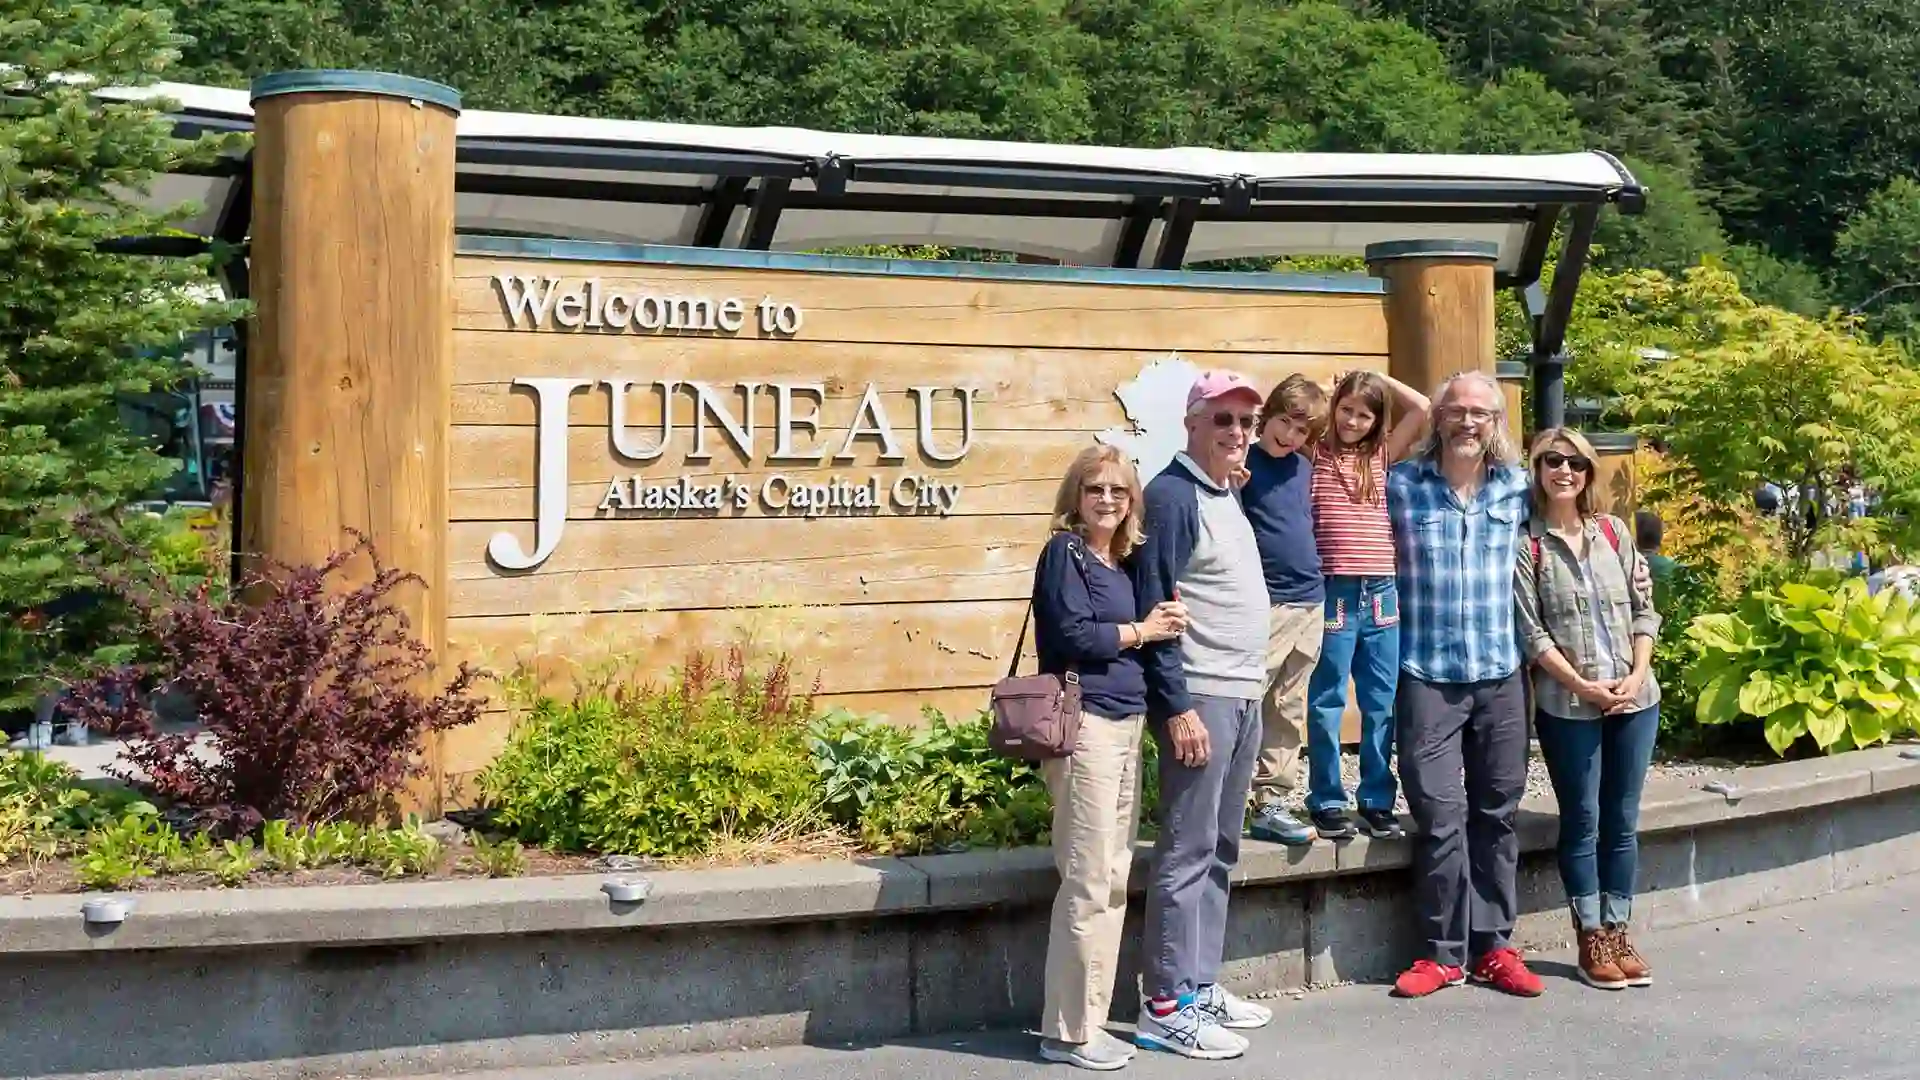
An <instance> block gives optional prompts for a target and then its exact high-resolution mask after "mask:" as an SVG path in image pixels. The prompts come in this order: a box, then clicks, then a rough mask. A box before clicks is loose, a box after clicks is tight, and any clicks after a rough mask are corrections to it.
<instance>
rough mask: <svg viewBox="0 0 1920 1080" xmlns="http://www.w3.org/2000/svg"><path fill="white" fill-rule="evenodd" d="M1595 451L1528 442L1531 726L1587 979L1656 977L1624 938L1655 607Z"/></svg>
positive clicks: (1522, 595) (1573, 440)
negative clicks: (1599, 489)
mask: <svg viewBox="0 0 1920 1080" xmlns="http://www.w3.org/2000/svg"><path fill="white" fill-rule="evenodd" d="M1595 460H1596V458H1595V455H1594V452H1593V446H1592V445H1591V444H1590V443H1588V442H1587V440H1586V438H1585V436H1583V435H1581V434H1580V433H1579V432H1577V431H1573V430H1571V429H1567V428H1552V429H1549V430H1547V431H1543V432H1541V433H1540V435H1539V437H1537V438H1536V439H1535V440H1534V443H1533V454H1532V463H1533V516H1532V520H1531V521H1530V522H1529V524H1528V526H1527V536H1526V542H1525V543H1524V544H1522V545H1521V549H1520V552H1519V556H1518V558H1517V559H1516V565H1515V568H1514V597H1515V602H1516V604H1517V607H1518V612H1517V614H1518V624H1519V630H1520V638H1521V641H1522V643H1523V645H1524V647H1525V650H1526V655H1527V658H1528V659H1529V660H1531V661H1532V662H1533V664H1534V668H1533V698H1534V706H1535V714H1534V729H1535V732H1536V733H1537V734H1538V736H1539V738H1540V753H1541V756H1542V757H1544V758H1545V759H1546V763H1547V771H1548V772H1549V773H1550V774H1551V776H1552V779H1553V790H1554V795H1555V797H1556V798H1557V799H1559V802H1560V840H1559V847H1558V853H1559V862H1560V880H1561V882H1562V883H1563V884H1564V885H1565V886H1566V890H1567V902H1568V906H1569V907H1570V908H1571V909H1572V914H1573V923H1574V929H1575V931H1576V933H1577V934H1578V936H1579V941H1580V966H1579V971H1580V977H1581V978H1582V979H1584V980H1585V981H1586V982H1587V983H1588V984H1590V985H1592V986H1597V987H1600V988H1602V989H1607V990H1620V989H1624V988H1625V987H1628V986H1650V985H1652V983H1653V973H1652V971H1651V969H1649V968H1648V966H1647V964H1646V961H1645V960H1644V959H1642V958H1641V956H1640V953H1639V951H1638V950H1636V949H1635V948H1634V946H1633V942H1632V941H1631V940H1630V939H1629V938H1628V936H1627V924H1628V922H1629V920H1630V919H1631V918H1632V914H1633V893H1634V878H1635V875H1636V873H1637V871H1638V865H1639V816H1640V790H1641V787H1642V785H1643V783H1644V781H1645V779H1646V774H1647V767H1648V765H1649V764H1650V763H1651V762H1652V760H1653V742H1654V737H1655V736H1656V735H1658V734H1659V731H1660V687H1659V686H1658V685H1657V684H1656V683H1655V682H1654V678H1653V643H1654V641H1655V640H1656V639H1657V638H1658V637H1659V633H1660V616H1659V615H1658V614H1656V613H1655V612H1654V609H1653V601H1652V599H1651V598H1650V597H1649V596H1648V595H1647V594H1646V593H1645V592H1644V591H1643V590H1641V589H1637V588H1635V587H1634V585H1633V581H1634V578H1635V576H1636V574H1637V573H1638V571H1637V570H1636V567H1637V566H1638V564H1640V563H1642V562H1644V559H1643V557H1642V556H1641V554H1640V552H1639V550H1638V548H1637V547H1636V546H1635V544H1634V537H1633V533H1632V532H1630V531H1629V530H1628V528H1627V525H1626V523H1625V522H1624V521H1621V520H1620V519H1619V518H1616V517H1613V516H1611V515H1608V514H1602V513H1599V512H1598V511H1597V510H1596V509H1595V507H1594V492H1593V479H1594V463H1595Z"/></svg>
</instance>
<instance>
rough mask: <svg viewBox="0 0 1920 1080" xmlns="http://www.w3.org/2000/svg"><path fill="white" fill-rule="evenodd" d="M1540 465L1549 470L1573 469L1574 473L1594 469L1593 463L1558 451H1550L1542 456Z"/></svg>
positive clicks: (1577, 455) (1579, 456)
mask: <svg viewBox="0 0 1920 1080" xmlns="http://www.w3.org/2000/svg"><path fill="white" fill-rule="evenodd" d="M1540 464H1542V465H1544V466H1546V467H1547V468H1549V469H1564V468H1566V467H1568V466H1572V467H1573V471H1574V472H1587V471H1589V470H1591V469H1592V468H1593V462H1591V461H1589V460H1587V459H1586V458H1584V457H1582V456H1581V455H1579V454H1563V453H1561V452H1560V451H1558V450H1549V451H1547V452H1546V453H1544V454H1541V455H1540Z"/></svg>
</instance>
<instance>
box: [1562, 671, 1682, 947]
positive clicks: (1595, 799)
mask: <svg viewBox="0 0 1920 1080" xmlns="http://www.w3.org/2000/svg"><path fill="white" fill-rule="evenodd" d="M1533 726H1534V730H1535V732H1537V733H1538V734H1539V736H1540V756H1541V757H1542V758H1545V759H1546V762H1547V774H1548V775H1549V776H1550V777H1551V778H1552V780H1553V796H1554V798H1556V799H1558V800H1559V802H1560V842H1559V844H1558V846H1557V854H1558V856H1559V861H1560V883H1561V884H1562V885H1564V886H1565V887H1566V890H1567V903H1568V905H1569V906H1571V907H1572V908H1573V917H1574V920H1575V921H1576V922H1577V923H1578V924H1579V926H1580V929H1582V930H1595V929H1598V928H1600V927H1601V926H1625V925H1626V924H1627V923H1628V922H1630V921H1632V918H1633V891H1634V879H1635V878H1636V877H1637V876H1638V874H1639V872H1640V791H1641V788H1643V787H1644V786H1645V784H1646V779H1647V768H1648V766H1650V765H1651V764H1652V763H1653V743H1654V738H1655V737H1656V736H1658V735H1659V734H1660V706H1659V705H1651V706H1648V707H1647V708H1644V709H1641V710H1640V711H1639V712H1630V713H1619V714H1616V715H1613V716H1603V717H1600V718H1598V719H1595V720H1568V719H1566V718H1564V717H1559V716H1549V715H1547V714H1546V713H1544V712H1543V713H1538V714H1536V715H1535V716H1534V720H1533Z"/></svg>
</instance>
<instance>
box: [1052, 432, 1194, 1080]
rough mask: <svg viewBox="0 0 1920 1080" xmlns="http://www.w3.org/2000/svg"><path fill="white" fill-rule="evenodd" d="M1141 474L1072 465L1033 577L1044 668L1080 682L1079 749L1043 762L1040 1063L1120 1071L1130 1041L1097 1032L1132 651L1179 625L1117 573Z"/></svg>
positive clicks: (1117, 902)
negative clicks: (1044, 926)
mask: <svg viewBox="0 0 1920 1080" xmlns="http://www.w3.org/2000/svg"><path fill="white" fill-rule="evenodd" d="M1141 504H1142V497H1141V491H1140V475H1139V473H1138V472H1136V471H1135V470H1134V467H1133V463H1132V462H1131V461H1129V460H1127V458H1126V455H1124V454H1122V453H1121V452H1120V451H1118V450H1117V449H1114V448H1113V447H1107V446H1096V447H1089V448H1088V449H1086V450H1083V451H1081V452H1080V454H1079V456H1078V457H1076V458H1074V460H1073V464H1072V466H1070V467H1069V468H1068V469H1067V475H1066V477H1065V478H1064V479H1062V480H1061V481H1060V492H1059V494H1058V495H1057V496H1056V497H1055V499H1054V503H1053V530H1054V531H1053V536H1052V538H1051V539H1049V540H1048V541H1047V546H1046V547H1045V548H1044V549H1042V551H1041V553H1040V564H1039V566H1038V567H1037V568H1036V569H1035V571H1034V583H1033V623H1034V626H1033V636H1034V648H1035V650H1036V652H1037V653H1038V654H1039V670H1040V671H1041V672H1045V673H1050V674H1055V675H1064V674H1066V673H1067V672H1069V671H1071V672H1073V673H1075V675H1076V676H1077V677H1078V678H1079V680H1080V704H1081V710H1082V712H1083V715H1082V717H1081V721H1080V741H1079V744H1078V745H1077V746H1076V747H1075V749H1074V752H1073V754H1072V755H1071V756H1069V757H1064V758H1054V759H1051V760H1048V761H1046V762H1044V763H1043V764H1042V765H1041V771H1042V773H1043V774H1044V775H1045V777H1046V781H1047V790H1048V791H1050V792H1051V793H1052V795H1053V859H1054V865H1055V867H1056V868H1057V869H1058V870H1059V871H1060V890H1059V892H1058V893H1056V894H1055V895H1054V899H1053V921H1052V923H1051V925H1050V927H1049V930H1048V933H1047V967H1046V990H1045V1004H1044V1007H1043V1012H1042V1016H1041V1021H1040V1034H1041V1040H1040V1056H1041V1057H1043V1058H1045V1059H1046V1060H1048V1061H1057V1062H1065V1063H1067V1064H1071V1065H1078V1066H1080V1067H1081V1068H1086V1069H1097V1070H1102V1071H1106V1070H1112V1069H1118V1068H1121V1067H1123V1066H1125V1065H1126V1064H1127V1062H1128V1061H1129V1060H1131V1059H1132V1057H1133V1052H1134V1051H1133V1047H1132V1046H1131V1045H1129V1044H1128V1043H1126V1042H1125V1041H1123V1040H1121V1039H1118V1038H1116V1037H1114V1036H1113V1035H1111V1034H1109V1033H1108V1032H1107V1031H1106V1029H1105V1028H1104V1027H1102V1026H1101V1025H1102V1024H1104V1023H1105V1021H1106V1019H1107V1013H1108V1009H1109V1006H1110V1005H1111V1003H1112V1000H1113V980H1114V974H1115V971H1116V969H1117V968H1118V966H1119V959H1120V937H1121V934H1122V932H1123V929H1124V925H1125V922H1126V916H1127V874H1128V871H1129V870H1130V869H1131V868H1132V866H1133V840H1134V831H1135V827H1136V825H1137V824H1138V822H1139V806H1140V803H1139V791H1140V730H1141V723H1142V717H1143V716H1144V715H1145V713H1146V710H1147V684H1146V677H1145V675H1144V674H1143V673H1142V671H1141V666H1140V654H1139V649H1140V647H1141V646H1142V645H1144V644H1147V643H1150V642H1155V641H1170V640H1172V639H1173V638H1175V637H1177V636H1179V634H1180V631H1181V630H1182V629H1183V628H1184V627H1185V625H1186V615H1185V610H1184V608H1183V607H1182V605H1180V604H1179V603H1178V602H1176V601H1168V602H1166V603H1162V604H1157V605H1155V606H1154V607H1153V609H1152V610H1151V611H1149V612H1148V613H1147V614H1146V616H1145V617H1144V618H1142V617H1140V616H1139V615H1138V609H1137V608H1136V607H1135V606H1134V592H1133V582H1132V580H1131V579H1130V578H1129V576H1128V575H1127V573H1126V571H1125V569H1124V566H1125V563H1126V560H1127V558H1128V556H1130V555H1131V554H1132V553H1133V551H1134V550H1135V549H1136V548H1138V547H1139V546H1140V535H1141Z"/></svg>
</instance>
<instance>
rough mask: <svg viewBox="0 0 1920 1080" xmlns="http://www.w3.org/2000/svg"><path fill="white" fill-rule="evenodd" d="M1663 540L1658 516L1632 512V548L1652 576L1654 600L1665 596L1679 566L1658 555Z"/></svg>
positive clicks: (1649, 512)
mask: <svg viewBox="0 0 1920 1080" xmlns="http://www.w3.org/2000/svg"><path fill="white" fill-rule="evenodd" d="M1589 498H1591V497H1589ZM1665 538H1666V526H1665V525H1664V524H1663V523H1662V522H1661V521H1660V515H1659V514H1656V513H1654V512H1653V511H1651V510H1635V511H1634V512H1633V546H1634V547H1635V548H1636V549H1638V550H1639V552H1640V557H1641V558H1642V559H1644V560H1645V561H1646V564H1647V572H1648V573H1649V574H1650V575H1652V577H1653V587H1654V588H1655V589H1656V590H1657V591H1656V592H1655V594H1654V595H1655V597H1656V598H1657V597H1659V596H1662V595H1665V593H1666V589H1667V586H1668V584H1669V583H1670V582H1672V581H1673V571H1674V568H1675V567H1678V566H1679V565H1680V564H1679V563H1677V562H1674V561H1673V560H1672V559H1670V558H1668V557H1667V556H1665V555H1662V554H1660V542H1661V541H1662V540H1664V539H1665Z"/></svg>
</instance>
